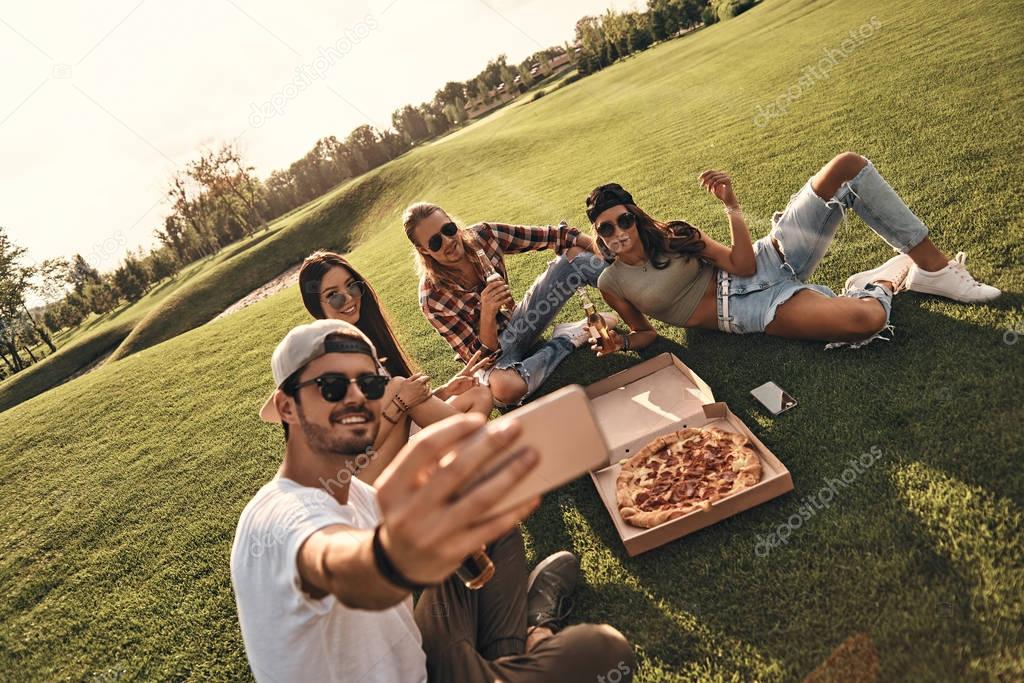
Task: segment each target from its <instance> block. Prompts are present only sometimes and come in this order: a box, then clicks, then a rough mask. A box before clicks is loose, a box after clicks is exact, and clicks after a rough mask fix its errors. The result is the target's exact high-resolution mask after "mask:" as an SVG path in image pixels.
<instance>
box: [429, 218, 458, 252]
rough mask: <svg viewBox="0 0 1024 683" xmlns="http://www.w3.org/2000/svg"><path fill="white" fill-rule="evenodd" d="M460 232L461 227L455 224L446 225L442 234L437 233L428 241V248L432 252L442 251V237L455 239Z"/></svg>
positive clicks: (442, 227)
mask: <svg viewBox="0 0 1024 683" xmlns="http://www.w3.org/2000/svg"><path fill="white" fill-rule="evenodd" d="M458 231H459V226H457V225H455V223H445V224H444V225H442V226H441V231H440V232H435V233H434V234H433V235H431V236H430V239H429V240H427V246H428V247H430V251H441V235H444V236H445V237H455V233H457V232H458Z"/></svg>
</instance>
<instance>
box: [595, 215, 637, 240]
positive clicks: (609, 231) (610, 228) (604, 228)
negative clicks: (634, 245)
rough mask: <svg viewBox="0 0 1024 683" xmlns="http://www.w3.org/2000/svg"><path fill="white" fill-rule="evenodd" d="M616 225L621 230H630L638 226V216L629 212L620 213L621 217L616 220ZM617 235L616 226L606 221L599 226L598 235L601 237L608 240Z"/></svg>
mask: <svg viewBox="0 0 1024 683" xmlns="http://www.w3.org/2000/svg"><path fill="white" fill-rule="evenodd" d="M615 224H616V225H618V226H619V229H620V230H629V229H630V228H632V227H633V226H634V225H636V216H635V215H634V214H633V213H632V212H630V211H627V212H626V213H620V214H619V217H618V218H616V219H615ZM614 233H615V225H612V224H611V223H610V222H609V221H605V222H604V223H601V224H600V225H598V226H597V234H598V235H600V236H601V237H604V238H606V239H607V238H608V237H611V236H612V235H613V234H614Z"/></svg>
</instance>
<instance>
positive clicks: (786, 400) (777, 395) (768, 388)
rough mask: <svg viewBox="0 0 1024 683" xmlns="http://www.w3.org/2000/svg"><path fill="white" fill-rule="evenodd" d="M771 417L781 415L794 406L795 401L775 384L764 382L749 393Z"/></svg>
mask: <svg viewBox="0 0 1024 683" xmlns="http://www.w3.org/2000/svg"><path fill="white" fill-rule="evenodd" d="M750 395H751V396H753V397H754V398H755V399H756V400H757V402H758V403H760V404H761V405H763V406H764V407H765V408H766V409H767V410H768V412H769V413H771V414H772V415H778V414H780V413H783V412H785V411H787V410H789V409H790V408H792V407H793V406H795V405H796V399H795V398H793V397H792V396H790V395H789V393H788V392H787V391H786V390H785V389H783V388H782V387H780V386H779V385H778V384H776V383H775V382H765V383H764V384H762V385H761V386H759V387H757V388H756V389H754V390H752V391H751V392H750Z"/></svg>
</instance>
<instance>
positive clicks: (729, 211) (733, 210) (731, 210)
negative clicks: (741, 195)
mask: <svg viewBox="0 0 1024 683" xmlns="http://www.w3.org/2000/svg"><path fill="white" fill-rule="evenodd" d="M725 213H726V215H728V216H732V215H733V214H735V215H738V216H742V215H743V207H742V206H740V205H739V204H737V205H736V206H727V207H725Z"/></svg>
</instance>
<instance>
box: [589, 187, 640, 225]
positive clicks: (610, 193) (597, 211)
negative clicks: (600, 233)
mask: <svg viewBox="0 0 1024 683" xmlns="http://www.w3.org/2000/svg"><path fill="white" fill-rule="evenodd" d="M633 203H634V202H633V195H631V194H630V193H628V192H626V191H625V190H624V189H622V185H619V184H618V183H608V184H607V185H599V186H598V187H595V188H594V191H593V192H591V193H590V196H589V197H587V218H588V219H589V220H590V222H591V223H593V222H594V221H596V220H597V217H598V216H600V215H601V213H602V212H603V211H604V210H605V209H610V208H611V207H613V206H619V205H620V204H633Z"/></svg>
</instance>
